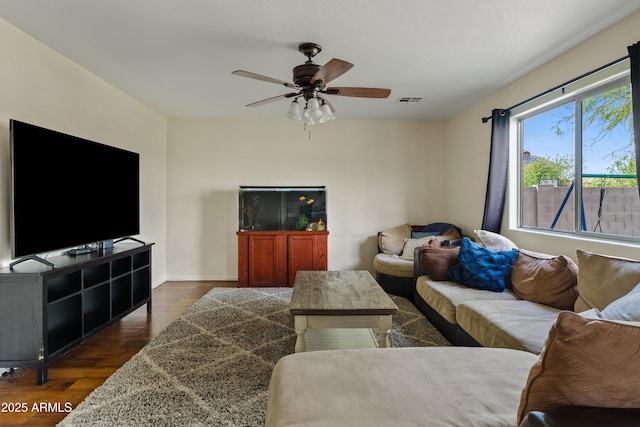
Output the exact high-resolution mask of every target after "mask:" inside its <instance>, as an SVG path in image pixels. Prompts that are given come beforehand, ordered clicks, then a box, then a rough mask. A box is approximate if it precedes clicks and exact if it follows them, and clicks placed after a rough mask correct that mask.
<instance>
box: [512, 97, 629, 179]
mask: <svg viewBox="0 0 640 427" xmlns="http://www.w3.org/2000/svg"><path fill="white" fill-rule="evenodd" d="M562 110H563V108H562V107H558V108H556V109H553V110H550V111H548V112H545V113H543V114H540V115H537V116H535V117H532V118H530V119H527V120H526V121H525V122H524V147H523V149H524V150H525V151H529V152H530V153H531V155H532V156H538V157H546V158H549V159H555V158H556V156H557V155H565V154H567V155H570V156H571V158H574V154H573V138H574V132H573V129H572V126H573V122H572V123H570V124H569V125H567V124H566V123H565V124H563V125H562V130H563V131H564V134H563V135H562V136H558V135H557V134H556V133H555V128H554V124H555V123H556V122H557V121H558V120H559V119H560V118H561V117H562ZM564 111H566V108H565V110H564ZM583 132H584V134H583V141H585V142H584V148H583V153H582V156H583V173H587V174H599V173H602V174H605V173H607V167H608V166H610V165H611V164H612V163H613V161H614V160H613V159H612V158H611V153H613V152H616V150H621V149H623V148H624V147H626V146H628V145H629V142H630V140H631V135H630V131H629V130H627V129H624V128H623V127H622V126H618V127H617V128H616V129H614V131H613V132H610V133H609V134H608V135H606V136H605V137H604V138H602V139H601V140H599V141H597V142H595V143H594V144H593V145H592V146H589V144H588V141H592V140H593V139H594V137H595V136H596V135H597V129H587V130H585V131H583ZM629 150H632V147H630V148H627V149H626V151H629ZM620 155H622V153H621V152H619V153H617V156H620Z"/></svg>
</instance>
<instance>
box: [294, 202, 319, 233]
mask: <svg viewBox="0 0 640 427" xmlns="http://www.w3.org/2000/svg"><path fill="white" fill-rule="evenodd" d="M298 200H300V202H302V206H300V215H298V220H297V221H296V229H297V230H301V231H302V230H306V229H307V225H308V224H309V218H311V210H312V209H313V203H314V202H315V200H314V199H307V196H305V195H301V196H300V197H298Z"/></svg>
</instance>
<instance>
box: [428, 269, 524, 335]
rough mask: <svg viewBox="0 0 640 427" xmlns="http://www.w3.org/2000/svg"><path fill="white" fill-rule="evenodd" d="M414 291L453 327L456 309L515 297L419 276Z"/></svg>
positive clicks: (505, 292) (507, 291)
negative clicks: (469, 304)
mask: <svg viewBox="0 0 640 427" xmlns="http://www.w3.org/2000/svg"><path fill="white" fill-rule="evenodd" d="M416 291H417V293H418V295H419V296H420V298H422V299H423V300H424V301H425V302H426V303H427V304H429V305H430V306H431V308H433V309H434V310H435V311H437V312H438V313H439V314H440V315H441V316H442V317H443V318H444V319H445V320H446V321H447V322H449V323H451V324H452V325H455V324H456V323H457V321H456V307H457V306H458V305H459V304H461V303H463V302H465V301H472V300H510V301H514V300H516V299H517V297H516V296H515V295H514V293H513V292H511V291H510V290H508V289H506V290H505V291H504V292H493V291H487V290H480V289H473V288H469V287H468V286H464V285H461V284H459V283H456V282H452V281H445V282H436V281H433V280H431V279H429V276H420V277H418V279H417V280H416Z"/></svg>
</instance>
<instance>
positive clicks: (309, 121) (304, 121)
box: [300, 114, 316, 125]
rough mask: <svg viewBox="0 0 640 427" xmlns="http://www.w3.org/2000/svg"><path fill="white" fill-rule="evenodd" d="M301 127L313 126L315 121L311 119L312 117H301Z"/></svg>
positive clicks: (304, 115)
mask: <svg viewBox="0 0 640 427" xmlns="http://www.w3.org/2000/svg"><path fill="white" fill-rule="evenodd" d="M300 123H302V124H303V125H315V124H316V121H315V120H314V119H313V117H309V116H307V115H306V114H303V115H302V121H301V122H300Z"/></svg>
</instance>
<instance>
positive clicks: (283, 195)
mask: <svg viewBox="0 0 640 427" xmlns="http://www.w3.org/2000/svg"><path fill="white" fill-rule="evenodd" d="M326 194H327V192H326V188H325V186H318V187H262V186H240V191H239V226H238V229H239V230H240V231H305V230H306V231H323V230H326V227H327V203H326Z"/></svg>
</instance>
